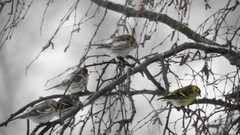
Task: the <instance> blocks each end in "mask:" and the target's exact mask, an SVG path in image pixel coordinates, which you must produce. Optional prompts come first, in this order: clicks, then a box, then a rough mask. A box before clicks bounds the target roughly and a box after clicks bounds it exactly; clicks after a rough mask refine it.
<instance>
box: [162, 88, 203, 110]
mask: <svg viewBox="0 0 240 135" xmlns="http://www.w3.org/2000/svg"><path fill="white" fill-rule="evenodd" d="M200 93H201V90H200V89H199V88H198V87H197V86H195V85H188V86H185V87H183V88H180V89H177V90H175V91H173V92H169V93H167V94H166V95H165V96H164V97H161V98H159V99H164V100H167V101H169V102H170V103H171V104H172V105H174V106H176V107H180V106H185V105H189V104H191V103H192V102H193V101H194V100H195V99H196V98H197V96H200ZM159 99H158V100H159Z"/></svg>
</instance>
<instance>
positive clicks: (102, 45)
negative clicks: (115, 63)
mask: <svg viewBox="0 0 240 135" xmlns="http://www.w3.org/2000/svg"><path fill="white" fill-rule="evenodd" d="M88 46H90V47H92V46H96V47H97V49H101V48H110V46H109V45H107V44H89V45H88Z"/></svg>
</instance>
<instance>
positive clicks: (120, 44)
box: [89, 35, 137, 59]
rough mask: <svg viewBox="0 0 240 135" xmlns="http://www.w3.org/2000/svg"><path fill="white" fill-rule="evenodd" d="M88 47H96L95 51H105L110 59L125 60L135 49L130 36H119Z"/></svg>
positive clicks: (133, 39)
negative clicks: (120, 58) (119, 58)
mask: <svg viewBox="0 0 240 135" xmlns="http://www.w3.org/2000/svg"><path fill="white" fill-rule="evenodd" d="M89 46H97V49H105V50H106V53H107V54H108V55H110V56H111V57H112V58H114V59H116V58H118V57H122V58H125V57H126V56H127V55H128V54H129V53H130V52H131V51H132V50H133V49H135V48H136V47H137V42H136V40H135V38H134V37H133V36H131V35H121V36H117V37H114V38H109V39H105V40H102V41H100V42H96V43H94V44H91V45H89Z"/></svg>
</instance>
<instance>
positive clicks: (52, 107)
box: [13, 100, 57, 123]
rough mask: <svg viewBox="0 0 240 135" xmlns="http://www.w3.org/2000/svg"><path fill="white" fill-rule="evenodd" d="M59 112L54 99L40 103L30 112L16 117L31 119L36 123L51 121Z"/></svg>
mask: <svg viewBox="0 0 240 135" xmlns="http://www.w3.org/2000/svg"><path fill="white" fill-rule="evenodd" d="M56 114H57V102H56V101H54V100H46V101H44V102H42V103H40V104H37V105H35V106H33V107H32V108H31V109H30V110H29V111H28V112H26V113H24V114H22V115H20V116H18V117H16V118H14V119H13V120H15V119H18V118H20V119H30V120H32V121H33V122H35V123H46V122H49V121H50V120H51V119H52V118H53V117H54V116H55V115H56Z"/></svg>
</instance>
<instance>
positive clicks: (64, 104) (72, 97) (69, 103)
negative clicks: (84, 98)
mask: <svg viewBox="0 0 240 135" xmlns="http://www.w3.org/2000/svg"><path fill="white" fill-rule="evenodd" d="M79 101H80V100H79V96H78V95H77V94H76V93H72V94H69V95H65V96H63V97H62V98H61V99H59V100H58V112H57V115H58V116H59V117H63V116H64V115H66V114H67V113H68V112H70V111H71V110H72V109H74V108H75V107H76V105H77V103H78V102H79Z"/></svg>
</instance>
